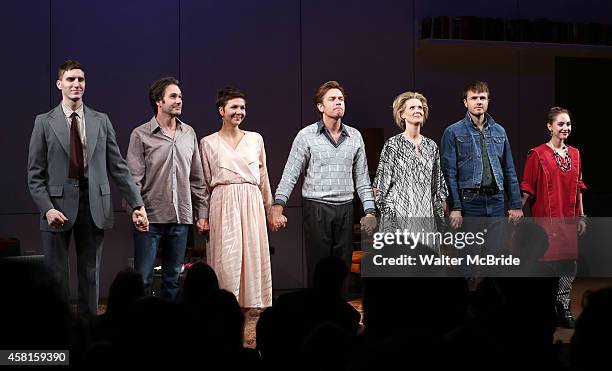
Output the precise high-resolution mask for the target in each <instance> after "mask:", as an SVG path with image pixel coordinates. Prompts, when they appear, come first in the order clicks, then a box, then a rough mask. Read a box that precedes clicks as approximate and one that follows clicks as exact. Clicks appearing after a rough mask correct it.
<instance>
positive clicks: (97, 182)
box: [28, 104, 144, 231]
mask: <svg viewBox="0 0 612 371" xmlns="http://www.w3.org/2000/svg"><path fill="white" fill-rule="evenodd" d="M83 112H84V115H85V126H86V129H85V130H86V131H87V165H88V166H87V167H88V169H87V175H88V178H89V205H90V208H91V215H92V217H93V220H94V222H95V223H96V226H98V228H101V229H108V228H111V227H112V226H113V221H114V218H113V207H112V199H111V193H110V185H109V182H108V175H110V176H111V178H113V181H114V182H115V184H116V185H117V186H118V187H119V190H120V191H121V193H122V195H123V197H124V198H125V200H126V201H127V202H128V204H129V205H130V206H131V207H132V208H135V207H138V206H142V205H144V203H143V202H142V198H141V197H140V193H139V192H138V189H137V188H136V185H135V183H134V180H133V178H132V175H131V174H130V171H129V169H128V167H127V164H126V162H125V160H124V159H123V157H122V156H121V152H120V151H119V147H118V146H117V141H116V139H115V130H114V129H113V125H112V124H111V122H110V120H109V118H108V116H107V115H106V114H104V113H101V112H97V111H94V110H93V109H91V108H89V107H87V106H84V108H83ZM69 163H70V133H69V131H68V125H67V124H66V118H65V116H64V113H63V112H62V107H61V104H60V105H59V106H57V107H55V108H54V109H53V110H51V111H49V112H47V113H44V114H41V115H38V116H36V120H35V121H34V130H33V131H32V137H31V138H30V150H29V155H28V186H29V188H30V194H31V195H32V198H33V199H34V203H35V204H36V206H37V207H38V209H39V210H40V213H41V219H40V229H41V231H58V229H54V228H51V227H49V225H48V223H47V220H46V219H45V214H46V213H47V211H49V210H50V209H57V210H59V211H61V212H62V213H64V215H65V216H66V217H67V218H68V222H66V223H65V224H64V227H63V228H62V229H63V230H69V229H70V228H72V225H73V223H74V221H75V220H76V217H77V212H78V210H79V189H78V188H76V187H75V185H74V184H73V183H71V182H69V181H68V168H69Z"/></svg>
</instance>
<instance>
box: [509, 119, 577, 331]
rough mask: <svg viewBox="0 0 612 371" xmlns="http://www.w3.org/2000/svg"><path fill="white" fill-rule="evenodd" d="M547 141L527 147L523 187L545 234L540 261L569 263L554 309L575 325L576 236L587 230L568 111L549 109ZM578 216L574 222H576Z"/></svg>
mask: <svg viewBox="0 0 612 371" xmlns="http://www.w3.org/2000/svg"><path fill="white" fill-rule="evenodd" d="M547 126H548V130H549V131H550V140H549V141H548V142H547V143H544V144H541V145H539V146H537V147H535V148H532V149H531V150H529V154H528V155H527V162H526V163H525V171H524V172H523V181H522V182H521V192H522V201H523V205H524V204H525V203H526V202H529V205H530V207H531V216H532V217H535V218H537V222H538V224H540V225H542V227H543V228H544V229H545V230H546V232H547V234H548V250H547V251H546V253H545V254H544V256H543V257H542V259H541V260H542V261H545V262H556V264H557V266H567V267H569V268H568V269H566V270H567V272H566V273H563V274H562V276H561V277H560V278H559V290H558V293H557V312H558V315H559V322H560V325H561V326H563V327H573V323H574V319H573V318H572V314H571V312H570V293H571V289H572V282H573V281H574V276H575V270H576V259H577V258H578V238H577V234H578V235H581V234H583V233H584V232H585V230H586V223H585V218H586V215H585V213H584V207H583V204H582V192H583V191H584V190H586V186H585V185H584V183H583V181H582V164H581V162H580V152H578V149H576V148H574V147H571V146H568V145H567V144H566V143H565V141H566V140H567V138H568V137H569V135H570V133H571V131H572V123H571V120H570V115H569V112H568V111H567V110H566V109H565V108H561V107H553V108H551V109H550V111H549V113H548V124H547ZM575 221H577V223H576V222H575Z"/></svg>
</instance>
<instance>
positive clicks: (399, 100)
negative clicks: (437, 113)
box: [393, 91, 429, 130]
mask: <svg viewBox="0 0 612 371" xmlns="http://www.w3.org/2000/svg"><path fill="white" fill-rule="evenodd" d="M410 99H418V100H419V101H421V103H422V104H423V124H425V120H427V117H429V106H428V105H427V98H425V96H424V95H423V94H421V93H416V92H411V91H407V92H405V93H402V94H400V95H398V96H397V97H395V100H394V101H393V118H394V119H395V123H396V124H397V126H399V127H400V129H402V130H406V123H405V122H404V120H403V119H402V112H404V110H405V109H406V102H407V101H409V100H410Z"/></svg>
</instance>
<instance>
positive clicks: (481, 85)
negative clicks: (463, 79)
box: [463, 81, 491, 99]
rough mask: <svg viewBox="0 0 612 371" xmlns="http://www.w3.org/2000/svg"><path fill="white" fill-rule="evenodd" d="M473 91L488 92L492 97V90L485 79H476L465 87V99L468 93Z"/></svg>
mask: <svg viewBox="0 0 612 371" xmlns="http://www.w3.org/2000/svg"><path fill="white" fill-rule="evenodd" d="M471 91H473V92H474V93H487V96H488V97H489V99H491V91H489V85H488V84H487V83H486V82H484V81H474V82H472V83H470V84H469V85H468V86H466V87H465V89H463V99H467V96H468V93H469V92H471Z"/></svg>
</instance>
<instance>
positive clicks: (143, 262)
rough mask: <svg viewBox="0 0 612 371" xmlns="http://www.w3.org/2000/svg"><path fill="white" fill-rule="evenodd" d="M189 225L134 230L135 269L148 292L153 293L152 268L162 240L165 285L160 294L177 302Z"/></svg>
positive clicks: (153, 226) (163, 281)
mask: <svg viewBox="0 0 612 371" xmlns="http://www.w3.org/2000/svg"><path fill="white" fill-rule="evenodd" d="M188 231H189V225H187V224H176V223H168V224H157V223H155V224H153V223H151V224H149V231H148V232H145V233H143V232H139V231H137V230H136V229H134V268H135V269H136V271H138V272H139V273H140V274H142V279H143V282H144V287H145V294H147V295H151V286H152V283H153V268H154V266H155V257H156V256H157V247H158V246H159V244H160V242H161V243H162V285H161V290H160V291H161V295H160V296H161V297H162V298H164V299H167V300H170V301H176V300H177V299H178V294H179V288H180V283H179V275H180V274H181V268H182V266H183V262H184V261H185V250H186V248H187V234H188Z"/></svg>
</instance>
